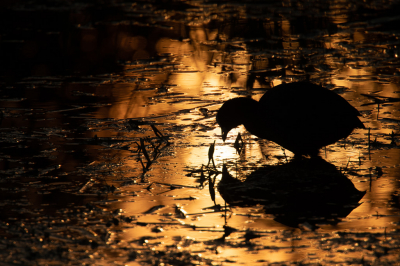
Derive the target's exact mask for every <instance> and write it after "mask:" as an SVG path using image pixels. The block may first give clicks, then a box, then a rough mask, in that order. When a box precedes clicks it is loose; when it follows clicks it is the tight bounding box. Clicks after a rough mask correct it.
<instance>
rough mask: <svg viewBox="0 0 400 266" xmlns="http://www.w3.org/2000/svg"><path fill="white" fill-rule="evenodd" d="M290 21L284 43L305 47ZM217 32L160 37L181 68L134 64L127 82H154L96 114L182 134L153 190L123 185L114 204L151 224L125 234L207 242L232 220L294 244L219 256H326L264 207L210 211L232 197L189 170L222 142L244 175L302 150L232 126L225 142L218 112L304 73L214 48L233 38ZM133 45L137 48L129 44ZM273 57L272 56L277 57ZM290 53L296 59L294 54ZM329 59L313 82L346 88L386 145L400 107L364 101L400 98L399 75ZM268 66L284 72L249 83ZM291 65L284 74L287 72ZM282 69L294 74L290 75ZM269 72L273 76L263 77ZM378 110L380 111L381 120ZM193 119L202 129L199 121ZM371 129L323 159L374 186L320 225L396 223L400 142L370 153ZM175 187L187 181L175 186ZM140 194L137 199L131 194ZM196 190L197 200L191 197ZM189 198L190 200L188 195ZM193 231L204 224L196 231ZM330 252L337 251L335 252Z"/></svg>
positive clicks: (360, 185)
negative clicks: (239, 139) (379, 173)
mask: <svg viewBox="0 0 400 266" xmlns="http://www.w3.org/2000/svg"><path fill="white" fill-rule="evenodd" d="M332 20H333V22H334V23H344V22H346V21H347V16H346V15H345V14H337V15H332ZM280 27H281V33H280V34H281V35H282V36H284V37H285V39H287V41H283V42H282V45H283V49H288V50H289V49H293V50H296V49H297V48H298V46H299V45H300V44H299V42H297V41H296V36H291V35H292V34H293V33H292V31H291V29H292V27H293V26H292V25H291V22H290V21H288V20H282V21H280ZM207 32H208V29H206V28H202V27H201V26H199V25H197V26H192V27H190V28H189V30H188V32H187V34H186V35H187V36H188V40H182V41H181V40H175V39H174V40H172V39H169V38H160V39H159V40H158V41H157V44H156V45H155V47H156V49H157V52H158V53H159V54H168V55H169V57H170V58H173V60H174V67H173V68H172V69H171V68H169V67H164V68H161V69H160V70H154V69H152V70H150V69H146V68H145V69H143V68H139V69H138V70H137V69H136V67H137V66H135V65H133V64H132V65H127V66H126V69H125V71H126V72H125V73H124V78H125V79H135V78H138V77H140V78H141V79H143V80H147V81H144V82H141V83H140V82H136V83H135V82H132V83H130V82H127V83H122V84H118V83H117V84H115V85H114V87H113V90H112V96H111V97H113V104H112V105H111V106H109V107H104V108H100V109H99V111H98V113H96V117H98V118H101V117H110V118H114V119H144V120H146V121H153V122H156V123H158V124H159V129H160V130H162V131H163V133H165V134H166V135H170V136H171V140H172V141H173V144H172V145H173V147H171V150H172V153H171V154H167V155H166V156H165V157H162V158H160V159H158V160H157V162H156V164H154V165H153V167H152V169H151V170H150V171H149V172H148V173H146V181H147V182H149V183H150V184H153V185H152V186H151V187H150V188H145V187H147V186H149V183H146V184H143V185H140V184H139V185H133V186H130V187H125V188H123V190H124V193H125V194H126V195H127V196H125V197H121V198H118V200H119V202H118V203H114V204H111V205H112V207H113V208H120V209H122V210H123V213H124V215H126V216H130V217H134V219H135V221H138V222H140V223H142V224H143V226H131V227H128V228H125V229H124V232H123V233H119V234H118V235H117V236H116V238H118V239H120V240H123V241H127V242H129V241H130V240H131V239H137V238H140V237H146V236H149V235H152V236H157V237H161V239H160V240H159V241H161V242H162V246H165V245H166V246H168V245H174V243H175V240H174V239H176V238H178V237H181V236H184V237H190V238H192V239H195V240H197V241H201V242H204V241H216V239H218V238H219V237H221V235H222V234H223V227H224V225H229V226H231V227H234V228H237V229H239V230H246V229H248V228H252V229H254V230H258V231H262V232H264V234H263V236H262V237H260V238H259V240H256V241H259V242H261V243H262V244H263V245H264V246H274V245H275V246H279V247H285V248H286V249H280V250H278V251H271V252H266V254H267V255H266V254H262V252H260V253H258V252H254V253H252V252H250V253H249V252H248V251H247V250H245V249H239V251H238V248H229V247H223V246H219V245H217V244H216V245H215V246H216V249H218V250H219V251H218V252H217V253H218V255H212V254H208V256H210V257H217V258H227V257H229V258H233V259H234V260H237V261H240V262H245V261H247V260H251V261H255V260H267V261H269V262H274V261H287V260H292V261H298V260H301V259H304V258H306V257H307V256H310V254H313V252H319V253H321V254H323V253H324V252H321V250H317V249H316V248H313V247H312V246H308V247H307V248H306V249H299V250H297V249H296V248H291V246H293V245H294V244H293V243H296V244H297V245H298V246H301V245H306V244H307V243H308V240H307V237H312V234H313V233H311V232H308V233H307V232H300V233H298V234H299V235H298V236H296V233H293V232H295V231H291V230H292V228H290V227H288V226H285V225H283V224H281V223H278V222H276V221H274V220H273V217H272V216H271V215H270V214H268V213H265V212H264V211H263V210H262V208H261V207H260V206H254V207H232V208H231V209H230V210H229V213H223V212H213V211H210V210H212V207H213V206H214V205H215V204H217V205H220V206H224V205H225V202H224V200H223V198H221V196H220V194H219V193H216V195H215V201H214V200H213V199H212V197H211V196H210V191H209V190H208V185H207V184H206V186H205V187H204V188H203V189H199V183H198V180H199V174H194V175H189V176H188V172H189V171H188V170H190V169H191V170H193V169H197V170H198V169H201V168H202V166H203V165H205V164H207V161H208V150H209V147H210V145H211V144H212V143H213V142H214V141H216V148H215V153H214V159H215V163H216V167H217V169H218V170H219V171H221V169H222V164H223V163H224V162H228V163H230V171H232V172H234V173H235V174H234V175H235V176H236V177H237V178H239V179H240V178H243V177H244V176H246V174H247V173H249V172H251V171H248V170H246V168H251V169H252V170H254V169H256V168H257V167H258V166H261V165H263V164H267V165H268V164H269V165H274V164H282V163H285V162H286V161H285V160H287V159H288V158H289V159H290V157H291V156H292V154H291V153H290V152H289V151H284V150H282V149H281V148H280V147H279V146H278V145H276V144H274V143H271V142H262V141H261V142H260V141H258V140H257V139H255V138H254V136H251V135H249V134H247V133H246V131H245V129H244V128H243V127H242V128H238V129H235V130H232V131H231V133H230V134H229V136H228V141H227V143H222V141H221V139H220V129H219V128H218V127H217V125H216V123H215V118H214V117H215V111H216V110H218V108H219V106H220V104H222V102H223V101H225V100H227V99H229V98H233V97H237V96H249V97H253V98H255V99H259V98H260V97H261V96H262V94H263V93H264V90H265V89H268V88H269V86H271V85H273V86H276V85H278V84H280V83H282V82H290V81H294V80H298V79H299V77H296V76H295V75H292V74H293V73H295V71H292V70H289V69H284V66H282V65H275V66H270V62H269V61H268V60H264V61H261V60H259V61H256V62H254V61H252V58H253V55H249V54H248V53H247V51H246V48H244V49H243V50H241V49H239V48H238V47H235V48H231V49H238V50H237V52H235V53H233V55H232V54H231V55H229V54H227V53H224V52H221V51H220V50H223V49H222V48H221V47H222V46H225V44H219V43H218V41H216V45H213V46H212V47H211V46H207V45H205V43H207V42H212V41H215V39H217V38H220V37H221V36H222V37H223V36H224V35H223V34H222V33H221V34H219V33H217V32H216V31H212V32H211V34H210V32H208V33H207ZM206 33H207V34H206ZM350 37H351V38H352V41H354V42H361V41H363V40H364V39H365V36H364V34H363V33H362V32H358V31H356V32H354V34H353V35H352V36H349V35H347V34H346V33H341V34H337V35H333V36H330V38H329V42H326V44H325V46H326V47H328V48H332V49H341V45H343V40H348V39H349V38H350ZM121 38H122V37H121ZM135 38H136V37H135ZM128 43H129V45H130V46H129V47H126V45H128ZM143 43H146V41H145V40H143V39H141V38H139V37H138V38H136V39H134V40H130V41H129V42H128V41H127V40H125V39H123V38H122V39H121V47H122V48H123V49H139V48H138V47H139V46H140V45H141V47H142V48H143V49H144V47H145V44H143ZM241 47H245V46H244V45H243V46H241ZM122 48H121V49H122ZM345 52H346V53H352V52H351V51H345ZM294 56H296V55H294ZM135 59H137V58H136V57H135V56H134V57H133V58H132V60H135ZM270 59H271V61H272V58H270ZM285 60H287V61H289V59H285ZM323 64H326V65H328V66H329V67H331V68H333V69H334V70H332V71H331V72H330V73H329V74H330V77H329V78H326V77H324V78H321V80H318V79H317V76H312V77H311V78H312V79H313V81H314V82H317V81H320V82H323V83H325V85H327V86H330V88H333V89H335V90H337V91H338V93H340V94H341V95H342V96H343V97H344V98H345V99H346V100H348V101H349V102H350V103H351V104H352V105H353V106H354V107H356V108H357V109H358V110H359V111H360V112H361V113H362V114H363V118H362V121H363V122H364V124H365V125H366V127H367V128H370V130H371V131H370V133H371V134H372V136H373V137H371V138H374V137H376V138H377V140H378V141H380V142H381V143H383V144H388V142H389V140H388V138H387V135H388V134H390V133H391V131H393V130H398V126H397V125H395V124H393V123H391V122H389V123H381V120H379V119H384V118H392V117H399V109H400V108H399V104H398V103H393V104H387V105H385V106H380V107H379V108H380V110H378V107H377V106H374V105H372V106H371V105H366V106H362V104H365V103H367V102H368V101H369V100H368V99H367V98H365V97H363V96H362V95H361V94H371V93H376V94H378V95H379V96H384V97H396V95H397V97H398V94H396V93H398V90H399V89H398V87H397V86H396V85H395V84H394V83H391V82H380V81H376V79H375V78H374V76H375V73H374V69H373V68H372V67H369V66H368V62H366V61H363V60H358V61H357V62H356V63H354V62H349V63H346V62H345V61H342V60H340V59H335V58H333V57H331V56H327V57H326V58H325V59H323V60H322V62H321V65H323ZM321 69H323V67H322V68H321ZM264 70H265V71H271V72H272V73H275V72H277V73H278V74H276V75H275V74H271V76H265V77H263V76H261V78H260V77H259V76H258V75H257V74H254V75H255V78H254V80H252V81H251V82H250V84H249V80H250V79H249V76H250V74H249V73H250V72H251V71H253V72H252V73H258V72H257V71H264ZM281 70H284V71H283V72H281ZM328 72H329V70H328ZM281 73H285V74H284V75H281ZM285 75H288V76H287V77H286V76H285ZM291 75H292V76H291ZM313 75H317V74H315V73H314V74H313ZM262 78H264V79H265V80H264V81H263V80H262ZM266 84H267V85H266ZM163 86H165V87H167V89H168V91H167V92H160V91H159V89H160V88H163ZM249 87H254V88H261V90H256V91H252V90H248V88H249ZM200 108H207V110H208V111H209V112H211V115H210V116H203V115H202V114H201V112H200ZM378 115H379V116H380V118H378V119H376V118H377V117H378ZM192 125H197V126H193V127H190V126H192ZM239 132H240V133H241V134H242V135H243V136H244V139H245V142H246V146H245V149H244V151H243V153H241V154H240V155H239V154H237V152H236V150H235V149H234V148H233V147H232V146H233V145H232V144H233V142H234V140H235V137H236V136H237V134H238V133H239ZM367 134H368V132H367V130H356V131H355V132H354V133H353V134H352V135H351V136H350V137H349V138H348V140H347V142H346V141H342V142H340V143H339V144H334V145H331V146H329V147H327V148H326V150H322V151H321V156H322V158H324V159H326V160H327V161H329V162H331V163H332V164H334V165H335V166H336V167H337V168H338V169H340V170H341V171H344V173H345V174H346V175H347V176H348V177H349V179H351V181H352V182H353V184H354V185H355V187H356V188H357V189H358V190H361V191H367V192H366V195H365V196H364V198H363V199H362V200H361V202H362V204H361V205H360V206H359V207H357V208H355V209H354V210H353V211H352V212H351V213H350V214H349V215H348V216H347V217H346V218H344V219H343V221H342V222H339V223H338V224H336V225H322V226H321V227H320V229H319V230H320V231H319V232H332V231H335V230H369V231H370V232H373V231H379V232H382V231H383V229H384V228H395V227H396V226H395V225H393V222H395V221H397V218H391V216H390V215H393V214H395V213H396V211H397V209H391V208H388V206H387V202H388V201H390V200H391V197H392V195H394V194H395V193H396V192H397V191H398V184H397V181H396V180H398V178H399V175H398V172H397V171H396V170H395V169H398V162H399V161H400V152H399V150H398V149H391V150H390V151H389V150H386V149H384V150H380V149H373V150H369V147H368V143H367V137H368V136H367ZM129 163H130V164H131V165H129V167H130V168H132V169H135V168H136V169H138V168H139V169H140V165H138V163H137V162H135V161H133V160H131V161H129ZM250 166H251V167H250ZM378 166H379V167H382V168H383V172H384V176H383V177H376V175H373V174H372V173H373V172H372V170H371V169H374V168H375V167H378ZM139 172H140V171H139ZM220 179H221V176H220V175H218V176H217V182H218V181H219V180H220ZM166 184H173V185H177V186H182V187H179V188H178V189H169V187H168V185H166ZM132 194H134V195H137V196H135V197H133V196H129V195H132ZM191 197H193V200H184V199H185V198H191ZM338 197H340V194H339V195H338ZM181 198H182V199H183V200H180V199H181ZM157 206H162V207H160V210H159V211H154V212H151V213H146V212H148V211H149V210H151V209H152V208H154V207H157ZM176 206H179V207H181V208H182V209H183V210H184V211H185V212H186V213H187V217H186V218H182V217H177V215H176ZM210 208H211V209H210ZM377 214H378V215H377ZM374 215H375V216H374ZM379 215H381V216H382V217H380V216H379ZM226 216H229V218H227V217H226ZM159 224H165V225H164V227H163V231H162V232H159V233H154V231H153V230H154V228H155V227H156V226H157V225H159ZM193 228H196V229H195V230H193ZM201 228H203V229H201ZM269 230H273V231H272V232H271V231H269ZM288 232H292V233H288ZM240 237H241V236H240V235H239V234H236V235H235V234H234V235H232V236H231V238H230V239H233V241H238V242H240V241H242V239H240ZM296 237H298V240H296V239H297V238H296ZM294 246H296V245H294ZM155 248H157V247H155ZM203 249H204V245H200V244H199V245H198V246H196V245H193V250H194V251H200V250H203ZM325 253H327V254H328V255H329V252H325ZM239 254H240V255H239ZM331 255H332V254H331ZM238 256H239V257H240V258H239V257H238Z"/></svg>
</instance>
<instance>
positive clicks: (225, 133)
mask: <svg viewBox="0 0 400 266" xmlns="http://www.w3.org/2000/svg"><path fill="white" fill-rule="evenodd" d="M228 132H229V131H228V130H224V129H223V128H221V136H222V140H223V141H224V142H225V140H226V137H227V136H228Z"/></svg>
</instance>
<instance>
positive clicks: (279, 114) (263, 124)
mask: <svg viewBox="0 0 400 266" xmlns="http://www.w3.org/2000/svg"><path fill="white" fill-rule="evenodd" d="M358 116H361V114H360V113H359V112H358V111H357V109H355V108H354V107H353V106H351V105H350V104H349V103H348V102H347V101H346V100H345V99H343V98H342V97H341V96H339V95H337V94H336V93H335V92H332V91H330V90H328V89H326V88H324V87H321V86H318V85H315V84H312V83H309V82H295V83H287V84H281V85H278V86H276V87H274V88H272V89H270V90H268V91H267V92H266V93H265V94H264V95H263V96H262V97H261V99H260V101H259V102H257V101H256V100H253V99H250V98H243V97H241V98H234V99H231V100H228V101H226V102H225V103H224V104H223V105H222V107H221V108H220V109H219V111H218V113H217V122H218V124H219V125H220V127H221V129H222V139H223V140H224V141H225V139H226V136H227V135H228V132H229V131H230V130H231V129H232V128H235V127H237V126H239V125H241V124H243V125H244V126H245V127H246V129H247V130H248V131H249V132H250V133H251V134H253V135H256V136H257V137H259V138H262V139H267V140H271V141H273V142H275V143H277V144H279V145H281V146H282V147H284V148H285V149H288V150H290V151H292V152H293V153H294V154H295V155H296V156H298V155H300V156H301V155H310V156H318V151H319V149H320V148H322V147H324V146H326V145H329V144H332V143H335V142H336V141H338V140H339V139H342V138H346V137H347V136H349V135H350V134H351V132H352V131H353V129H355V128H365V127H364V124H363V123H362V122H361V121H360V119H359V118H358Z"/></svg>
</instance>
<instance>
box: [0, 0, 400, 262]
mask: <svg viewBox="0 0 400 266" xmlns="http://www.w3.org/2000/svg"><path fill="white" fill-rule="evenodd" d="M399 8H400V3H399V2H398V1H373V2H368V3H364V2H363V1H328V2H319V1H300V2H299V1H282V2H276V1H273V2H271V3H265V2H243V3H229V4H228V3H225V2H220V1H215V2H203V1H193V2H182V1H174V2H172V3H170V4H160V3H159V4H156V3H148V2H147V1H146V2H135V3H133V4H132V3H128V2H113V3H111V4H109V5H105V4H102V5H100V4H96V5H92V4H90V3H88V2H84V1H81V2H79V3H78V2H75V3H74V4H71V3H68V2H63V1H59V2H54V3H53V4H51V6H50V5H49V4H48V5H42V4H41V3H39V2H35V1H33V2H31V3H29V4H26V3H17V4H13V5H11V4H9V5H5V4H4V7H3V8H2V11H0V13H1V16H0V17H1V19H2V23H0V24H1V25H2V26H1V55H0V59H1V62H2V63H1V64H0V65H1V77H2V79H1V80H2V81H1V84H0V85H1V99H0V110H1V118H0V123H1V124H0V125H1V127H0V145H1V152H0V171H1V172H0V174H1V179H0V182H1V191H2V193H1V196H0V199H1V201H0V204H1V207H2V212H1V214H0V236H1V240H0V241H1V242H0V246H1V247H2V249H0V250H2V251H0V261H2V262H3V263H4V264H5V265H13V264H23V265H37V264H53V265H65V264H72V265H75V264H87V265H162V264H164V265H201V264H205V265H248V264H251V265H268V264H273V263H276V265H280V264H282V265H288V264H289V265H290V264H300V263H303V264H316V263H320V264H324V265H329V264H346V263H347V264H364V265H365V264H366V265H369V264H374V265H381V264H382V265H383V264H385V263H386V264H390V265H396V264H398V261H399V254H400V252H399V250H400V241H399V240H400V238H399V224H400V213H399V208H400V201H399V180H400V151H399V148H398V145H399V121H400V95H399V92H400V89H399V86H398V84H399V80H400V77H399V59H398V53H399V45H400V43H399V36H400V32H399V30H398V27H396V26H395V25H397V24H396V23H398V20H399V19H400V18H399V16H398V11H399ZM22 17H24V18H25V19H24V20H22V19H21V18H22ZM28 21H29V23H28ZM305 79H310V81H312V82H314V83H317V84H322V85H324V86H326V87H328V88H329V89H331V90H334V91H335V92H337V93H339V94H340V95H341V96H342V97H344V98H345V99H346V100H348V101H349V103H350V104H352V105H353V106H354V107H356V108H357V109H358V110H359V111H360V112H361V114H362V115H363V117H362V118H361V119H362V121H363V122H364V124H365V126H366V127H367V128H368V129H369V130H367V129H357V130H355V131H354V132H353V134H352V135H351V136H349V137H348V138H347V139H346V140H341V141H339V142H338V143H336V144H334V145H330V146H328V147H326V149H322V150H321V157H322V158H323V159H324V160H326V162H328V163H329V164H330V165H325V164H324V163H322V164H323V165H320V164H319V163H317V164H316V165H315V167H314V165H313V164H312V165H311V166H312V167H309V168H306V170H304V168H303V167H305V166H304V164H301V165H300V166H298V165H291V164H289V163H288V162H289V161H290V159H291V158H292V156H293V155H292V153H291V152H290V151H287V150H283V149H282V148H280V147H279V146H278V145H277V144H275V143H273V142H268V141H261V140H258V139H257V138H256V137H254V136H252V135H250V134H248V133H247V132H246V130H245V129H244V128H243V127H240V128H238V129H236V130H232V131H231V132H230V134H229V135H228V140H227V141H226V143H223V142H222V140H221V138H220V129H219V127H218V126H217V124H216V122H215V115H216V111H217V110H218V108H219V107H220V105H221V104H222V103H223V102H224V101H225V100H227V99H230V98H233V97H237V96H251V97H253V98H254V99H259V98H260V97H261V96H262V95H263V94H264V92H265V91H267V90H268V89H269V88H271V87H272V86H276V85H278V84H280V83H282V82H294V81H299V80H305ZM157 130H158V131H157ZM156 132H160V133H161V134H162V135H160V133H156ZM239 132H240V133H241V136H242V137H243V140H244V146H243V150H242V152H241V153H240V154H238V153H237V151H236V150H235V148H234V142H235V138H236V136H237V134H238V133H239ZM157 134H158V136H157ZM214 141H215V151H214V155H213V158H214V163H215V167H212V163H210V164H209V165H208V167H207V164H208V162H209V158H208V153H209V149H210V145H211V144H213V143H214ZM224 164H225V165H226V169H227V171H228V173H229V175H230V176H229V175H228V174H227V172H224V171H223V165H224ZM332 165H333V169H335V170H332V168H331V167H330V166H332ZM291 167H294V168H291ZM307 167H308V166H307ZM318 167H322V168H321V169H320V168H318ZM325 167H327V168H325ZM328 169H329V170H328ZM291 171H294V172H295V173H296V174H298V175H300V177H301V178H300V180H298V179H295V178H294V177H293V175H291V174H290V173H291ZM255 173H257V174H258V176H257V175H256V174H255ZM274 173H275V174H274ZM276 173H279V174H278V175H277V174H276ZM260 175H261V179H257V178H259V176H260ZM319 175H321V176H322V178H321V179H320V180H318V179H315V180H314V181H313V182H312V183H311V184H310V183H307V180H306V179H307V178H309V177H310V178H311V180H313V179H312V178H314V177H315V176H319ZM254 176H255V177H254ZM262 177H264V178H262ZM233 178H235V179H237V180H241V181H244V180H246V178H247V180H246V181H244V183H243V184H242V183H237V181H235V179H233ZM279 178H284V180H285V182H287V185H286V183H284V182H279ZM302 178H304V184H303V183H302V180H303V179H302ZM329 178H333V179H335V178H336V179H337V180H340V181H338V182H339V184H342V185H343V186H349V187H351V189H349V192H348V193H349V197H350V196H351V197H350V198H352V201H344V200H343V201H342V199H343V198H346V197H347V196H345V194H344V192H343V191H342V190H341V187H340V185H339V186H338V187H330V185H327V183H324V182H325V180H327V179H329ZM270 179H271V183H268V182H270ZM275 179H277V180H278V182H276V181H275ZM336 179H335V180H336ZM221 180H223V182H222V181H221ZM220 182H221V183H220ZM265 182H267V183H265ZM320 182H321V183H320ZM282 186H283V187H284V188H282ZM302 186H304V187H306V190H307V189H308V190H307V191H309V192H307V193H305V194H304V193H303V192H302V191H303V190H302V189H301V190H298V187H302ZM254 187H255V188H254ZM259 188H261V189H266V190H261V192H260V191H259V190H258V189H259ZM311 188H312V189H311ZM326 188H328V189H327V190H324V189H326ZM224 189H225V190H224ZM310 189H311V190H310ZM321 191H322V192H323V193H325V192H324V191H326V193H327V194H329V195H330V197H332V198H333V200H334V201H335V202H336V200H338V202H336V203H335V204H332V202H331V201H329V202H328V203H327V204H325V202H323V200H321V198H320V197H321V195H320V194H321ZM357 191H362V192H364V191H365V195H363V196H362V195H361V196H360V199H358V198H357V197H356V196H357V195H360V194H358V192H357ZM257 193H261V194H263V193H264V194H265V196H264V195H263V197H261V198H260V197H258V198H257V197H256V194H257ZM274 193H276V197H275V196H272V197H271V196H270V195H269V194H271V195H275V194H274ZM302 193H303V194H302ZM286 195H288V197H289V198H290V200H288V201H285V200H286V199H287V197H286ZM293 195H294V196H293ZM257 196H259V195H257ZM353 196H354V197H353ZM293 197H294V198H293ZM296 197H297V198H296ZM238 198H240V199H241V200H242V201H243V198H245V199H246V200H244V202H245V203H246V204H237V202H235V201H236V200H237V199H238ZM355 199H356V202H354V200H355ZM320 201H321V202H320ZM299 202H300V203H299ZM242 203H243V202H242ZM314 203H321V206H323V207H321V206H320V205H316V206H314V205H313V204H314ZM296 204H297V205H296ZM323 204H325V205H323ZM308 205H309V206H308ZM293 206H294V207H293ZM297 210H300V211H297ZM321 211H326V212H322V213H324V214H323V215H322V214H321ZM332 212H334V213H332Z"/></svg>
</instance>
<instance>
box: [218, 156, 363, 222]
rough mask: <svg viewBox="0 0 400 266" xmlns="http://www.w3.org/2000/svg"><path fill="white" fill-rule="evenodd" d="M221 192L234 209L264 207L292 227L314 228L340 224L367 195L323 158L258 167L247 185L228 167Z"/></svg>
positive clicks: (224, 168) (221, 183)
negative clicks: (305, 226)
mask: <svg viewBox="0 0 400 266" xmlns="http://www.w3.org/2000/svg"><path fill="white" fill-rule="evenodd" d="M218 191H219V193H220V195H221V197H222V198H223V199H224V200H225V201H226V203H228V204H229V205H230V206H241V207H245V206H255V205H262V206H264V211H265V213H268V214H272V215H274V216H275V218H274V220H275V221H277V222H280V223H282V224H285V225H288V226H291V227H297V226H299V224H301V223H304V222H307V223H309V224H311V225H312V226H313V228H315V226H316V224H332V225H335V224H337V223H338V222H340V221H341V220H342V218H344V217H346V216H347V215H349V213H350V212H351V211H352V210H353V209H355V208H356V207H358V206H359V205H360V204H359V201H360V200H361V199H362V198H363V196H364V195H365V191H359V190H357V189H356V188H355V186H354V184H353V183H352V182H351V181H350V180H349V179H348V178H347V177H346V176H345V175H344V174H343V173H341V172H340V171H338V170H337V169H336V167H335V166H334V165H333V164H330V163H328V162H326V161H325V160H323V159H322V158H320V157H314V158H310V159H303V160H292V161H290V162H289V163H286V164H283V165H268V166H264V167H261V168H257V169H255V171H254V172H252V173H251V174H250V175H248V176H247V177H246V180H245V181H244V182H242V181H240V180H238V179H235V178H234V177H232V176H231V175H230V174H229V172H228V170H227V167H226V165H224V167H223V170H222V179H221V181H220V182H219V184H218Z"/></svg>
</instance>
